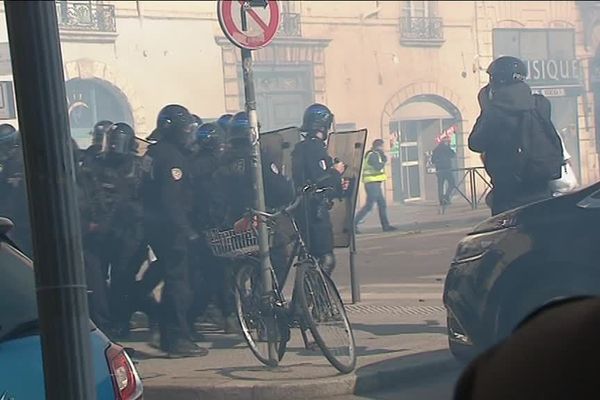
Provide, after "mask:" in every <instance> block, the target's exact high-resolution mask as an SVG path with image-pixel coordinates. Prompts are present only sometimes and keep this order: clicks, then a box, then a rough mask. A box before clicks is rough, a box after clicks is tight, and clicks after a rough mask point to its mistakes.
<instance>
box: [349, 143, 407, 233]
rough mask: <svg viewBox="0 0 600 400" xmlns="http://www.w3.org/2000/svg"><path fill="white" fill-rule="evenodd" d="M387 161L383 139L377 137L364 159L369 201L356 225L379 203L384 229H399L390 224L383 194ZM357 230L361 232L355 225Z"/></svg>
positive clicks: (364, 176) (359, 214)
mask: <svg viewBox="0 0 600 400" xmlns="http://www.w3.org/2000/svg"><path fill="white" fill-rule="evenodd" d="M386 162H387V157H386V155H385V153H384V151H383V140H382V139H376V140H374V141H373V146H372V147H371V150H369V151H367V153H366V154H365V159H364V161H363V173H362V181H363V183H364V184H365V191H366V192H367V202H366V204H365V205H364V206H363V208H361V209H360V211H358V213H357V214H356V218H355V222H356V226H358V225H359V224H361V223H363V222H364V219H365V217H366V216H367V214H369V212H371V210H372V209H373V206H374V205H375V204H377V210H378V211H379V221H380V222H381V228H382V229H383V231H384V232H391V231H395V230H397V228H396V227H394V226H392V225H390V222H389V220H388V217H387V205H386V202H385V196H384V195H383V188H382V186H383V182H385V181H386V179H387V177H386V175H385V163H386ZM355 232H356V233H360V232H359V231H358V228H357V227H355Z"/></svg>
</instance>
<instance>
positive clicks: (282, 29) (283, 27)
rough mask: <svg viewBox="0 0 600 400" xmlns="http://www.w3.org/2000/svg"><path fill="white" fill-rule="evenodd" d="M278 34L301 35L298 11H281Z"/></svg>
mask: <svg viewBox="0 0 600 400" xmlns="http://www.w3.org/2000/svg"><path fill="white" fill-rule="evenodd" d="M279 34H280V35H281V36H288V37H289V36H292V37H299V36H302V25H301V22H300V13H292V12H283V13H281V24H280V25H279Z"/></svg>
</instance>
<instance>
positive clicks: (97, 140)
mask: <svg viewBox="0 0 600 400" xmlns="http://www.w3.org/2000/svg"><path fill="white" fill-rule="evenodd" d="M112 124H113V122H112V121H108V120H103V121H99V122H96V125H94V128H93V129H92V132H91V134H92V146H102V145H103V144H104V135H105V134H106V131H108V128H110V127H111V125H112Z"/></svg>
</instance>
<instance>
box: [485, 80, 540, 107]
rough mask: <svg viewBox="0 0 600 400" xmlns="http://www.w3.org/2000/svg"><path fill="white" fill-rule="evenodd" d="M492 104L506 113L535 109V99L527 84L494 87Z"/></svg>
mask: <svg viewBox="0 0 600 400" xmlns="http://www.w3.org/2000/svg"><path fill="white" fill-rule="evenodd" d="M490 90H491V103H492V104H493V105H495V106H497V107H499V108H502V109H504V110H506V111H512V112H515V111H526V110H531V109H533V108H534V107H535V99H534V97H533V94H532V93H531V88H530V87H529V85H527V84H526V83H525V82H518V83H514V84H512V85H507V86H500V87H495V88H494V87H492V88H491V89H490Z"/></svg>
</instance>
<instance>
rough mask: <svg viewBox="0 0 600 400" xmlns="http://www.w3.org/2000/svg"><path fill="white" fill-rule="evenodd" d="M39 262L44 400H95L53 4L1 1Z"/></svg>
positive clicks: (72, 174) (38, 281)
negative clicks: (4, 15) (8, 44)
mask: <svg viewBox="0 0 600 400" xmlns="http://www.w3.org/2000/svg"><path fill="white" fill-rule="evenodd" d="M4 7H5V10H6V23H7V27H8V37H9V42H10V52H11V59H12V69H13V76H14V84H15V91H16V97H17V107H18V111H19V129H20V131H21V132H22V135H23V147H24V153H25V171H26V176H27V188H28V195H29V196H28V197H29V211H30V214H31V221H32V228H33V229H32V232H33V246H34V255H35V260H36V268H35V276H36V291H37V303H38V310H39V322H40V331H41V342H42V355H43V362H44V378H45V389H46V399H50V400H83V399H86V400H93V399H95V398H96V392H95V385H94V379H93V374H92V364H91V353H90V322H89V316H88V304H87V291H86V281H85V273H84V268H83V256H82V253H81V232H80V224H79V211H78V206H77V199H76V186H75V185H76V183H75V169H74V164H73V154H72V152H71V138H70V135H69V120H68V114H67V104H66V94H65V83H64V82H65V80H64V75H63V62H62V56H61V52H60V42H59V34H58V24H57V20H56V8H55V7H56V5H55V3H54V2H53V1H5V2H4Z"/></svg>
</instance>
